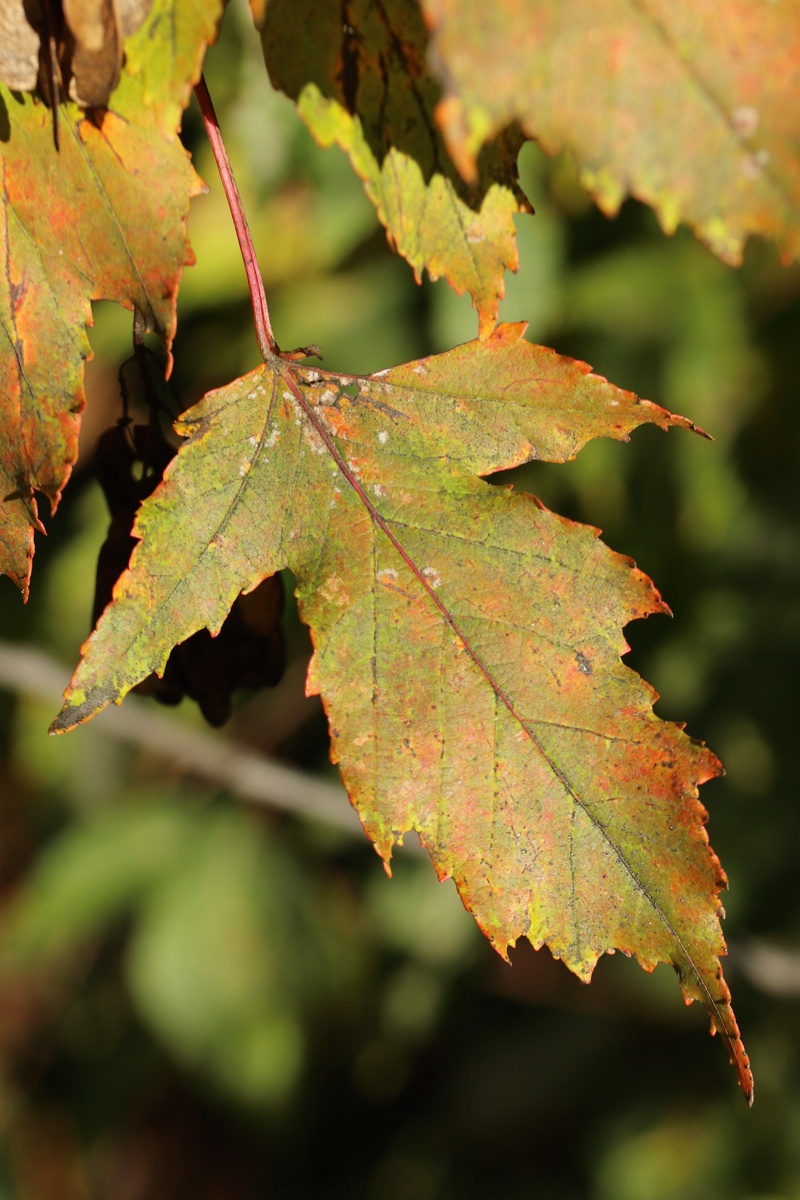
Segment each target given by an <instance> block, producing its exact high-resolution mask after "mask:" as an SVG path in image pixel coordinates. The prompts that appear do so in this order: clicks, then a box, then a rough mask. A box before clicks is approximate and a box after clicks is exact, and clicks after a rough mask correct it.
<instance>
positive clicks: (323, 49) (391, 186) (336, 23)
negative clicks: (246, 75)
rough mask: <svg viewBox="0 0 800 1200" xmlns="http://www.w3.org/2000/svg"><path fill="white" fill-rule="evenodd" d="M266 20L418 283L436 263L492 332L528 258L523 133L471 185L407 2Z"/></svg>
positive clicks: (277, 9) (326, 141)
mask: <svg viewBox="0 0 800 1200" xmlns="http://www.w3.org/2000/svg"><path fill="white" fill-rule="evenodd" d="M258 7H259V6H257V5H255V4H254V9H256V8H258ZM257 15H258V14H257ZM259 25H260V28H261V38H262V43H263V47H264V56H265V60H266V63H267V67H268V70H269V74H270V78H271V79H272V81H273V83H274V84H275V86H276V87H279V88H281V89H282V90H283V91H284V92H286V93H287V95H289V96H291V97H292V98H293V99H294V100H295V101H297V106H298V112H299V113H300V115H301V117H302V118H303V120H304V121H305V122H306V124H307V125H308V127H309V129H310V130H311V132H312V134H313V135H314V137H315V138H316V140H317V141H318V142H319V143H320V144H321V145H323V146H330V145H332V144H333V143H336V144H337V145H338V146H339V147H341V149H343V150H344V151H345V152H346V153H347V154H348V155H349V157H350V160H351V162H352V165H353V168H354V170H355V171H356V173H357V174H358V175H359V177H360V178H361V179H362V181H363V183H364V187H365V190H366V192H367V195H368V196H369V198H370V200H371V201H372V202H373V204H374V205H375V208H376V210H377V213H378V217H379V219H380V221H381V223H382V224H383V225H384V227H385V229H386V232H387V235H388V237H389V239H390V241H391V242H392V244H393V245H394V246H395V248H396V249H397V252H398V253H399V254H401V255H402V256H403V257H404V258H405V259H406V260H407V261H408V262H409V263H410V264H411V266H412V267H413V268H414V272H415V274H416V276H417V279H419V278H420V277H421V275H422V272H423V270H426V269H427V271H428V273H429V274H430V276H431V278H432V279H438V278H440V277H444V278H446V279H447V280H448V282H449V283H450V284H451V286H452V287H453V288H454V289H455V291H456V292H458V294H459V295H460V294H462V293H463V292H465V291H467V292H469V293H470V295H471V296H472V301H473V305H474V307H475V308H476V310H477V312H478V316H479V324H480V329H481V333H482V334H483V335H486V334H488V333H489V332H490V331H491V329H492V328H493V326H494V324H495V321H496V320H497V310H498V305H499V302H500V300H501V299H502V297H503V294H504V285H503V275H504V272H505V271H506V270H512V271H516V270H517V267H518V265H519V259H518V254H517V247H516V233H515V229H514V221H513V216H514V214H515V213H519V212H526V211H529V210H530V205H529V204H528V202H527V200H526V199H525V196H524V195H523V193H522V192H521V191H520V190H519V188H518V187H517V186H516V178H517V172H516V159H517V153H518V151H519V148H520V145H521V143H522V138H521V136H520V135H519V133H518V131H514V130H511V131H507V132H505V133H504V134H503V135H502V136H501V137H500V138H498V139H495V140H494V141H493V143H492V144H491V145H489V146H487V147H485V148H484V152H483V155H482V157H481V161H480V164H479V166H478V169H477V171H476V173H475V180H474V182H473V183H471V184H466V183H465V181H464V180H463V178H461V176H460V175H459V173H458V171H457V170H456V168H455V166H454V165H453V162H452V161H451V159H450V155H449V153H448V151H447V149H446V147H445V144H444V141H443V140H442V136H441V134H440V132H439V130H438V128H437V125H436V122H435V119H434V110H435V108H436V104H437V102H438V99H439V95H440V87H439V85H438V83H437V82H436V80H435V79H434V78H433V76H432V75H431V74H430V72H429V70H428V68H427V65H426V47H427V42H428V34H427V31H426V29H425V26H424V23H423V21H422V18H421V15H420V12H419V9H418V6H417V5H416V4H410V3H408V0H378V2H377V3H376V2H375V0H347V2H346V3H345V4H341V3H340V0H270V3H269V4H268V5H267V6H266V10H265V11H264V12H263V13H262V14H261V15H260V17H259ZM310 28H313V30H314V34H313V36H311V37H310V36H309V32H308V31H309V29H310Z"/></svg>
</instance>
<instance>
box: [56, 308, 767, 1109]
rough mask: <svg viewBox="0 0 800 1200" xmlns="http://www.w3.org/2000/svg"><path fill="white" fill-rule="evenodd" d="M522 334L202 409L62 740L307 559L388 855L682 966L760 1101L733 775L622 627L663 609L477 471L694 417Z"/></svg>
mask: <svg viewBox="0 0 800 1200" xmlns="http://www.w3.org/2000/svg"><path fill="white" fill-rule="evenodd" d="M523 331H524V329H523V327H522V326H508V325H507V326H501V327H499V328H498V329H497V330H496V331H495V333H494V334H493V335H492V336H491V337H490V338H489V339H487V340H484V341H477V342H472V343H469V344H467V345H465V346H460V347H458V348H456V349H455V350H452V351H450V352H449V353H447V354H443V355H439V356H436V357H432V358H427V359H422V360H420V361H418V362H415V363H409V364H406V365H404V366H400V367H396V368H394V369H392V370H389V371H382V372H379V373H378V374H376V375H372V376H369V377H366V378H354V377H350V376H344V375H340V374H331V373H326V372H322V371H317V370H311V369H309V368H307V367H300V366H296V365H294V364H290V363H288V362H286V361H284V360H281V359H280V358H278V357H275V356H272V357H271V358H270V359H269V360H268V361H267V362H266V364H265V365H264V366H262V367H260V368H259V369H257V370H256V371H254V372H252V373H251V374H250V375H247V376H245V377H244V378H243V379H240V380H237V381H236V382H234V383H232V384H230V385H229V386H228V387H225V388H222V389H220V390H219V391H215V392H211V393H209V395H207V396H206V397H205V398H204V399H203V400H202V401H201V402H200V403H199V404H198V405H196V406H195V407H194V408H193V409H191V410H190V411H189V412H187V413H186V414H184V416H183V417H182V418H181V419H180V421H179V422H178V425H177V429H178V432H179V433H180V434H181V435H182V436H184V437H185V438H186V439H187V440H186V441H185V443H184V445H183V446H182V448H181V450H180V452H179V454H178V455H177V457H176V459H175V460H174V461H173V463H172V464H171V465H170V467H169V468H168V469H167V472H166V475H165V478H164V481H163V482H162V484H161V485H160V486H159V487H158V488H157V489H156V491H155V492H154V493H153V495H152V496H151V497H150V498H149V499H148V500H147V501H146V502H145V503H144V505H143V508H142V510H141V512H140V515H139V517H138V519H137V522H136V526H135V533H136V535H137V536H138V537H139V538H140V539H141V542H140V544H139V545H138V547H137V548H136V550H135V551H134V554H133V557H132V560H131V566H130V568H129V570H128V571H127V572H126V573H125V574H124V575H123V576H122V577H121V579H120V580H119V582H118V584H117V586H116V588H115V591H114V602H113V603H112V604H111V605H110V606H109V608H108V609H107V610H106V612H105V614H104V615H103V617H102V618H101V620H100V622H99V624H98V627H97V630H96V631H95V632H94V633H93V634H92V635H91V637H90V638H89V640H88V642H87V643H86V645H85V647H84V651H83V653H84V657H83V661H82V663H81V664H80V666H79V668H78V670H77V672H76V674H75V677H74V679H73V681H72V685H71V687H70V689H69V691H68V693H67V696H66V703H65V706H64V708H63V710H62V712H61V714H60V716H59V717H58V718H57V720H56V722H55V724H54V729H55V730H57V731H61V730H66V729H69V728H71V727H73V726H74V725H75V724H76V723H78V722H80V721H82V720H85V719H86V718H88V717H90V716H91V715H92V714H93V713H95V712H97V711H98V710H99V709H101V708H102V707H104V706H105V705H106V704H108V703H110V702H112V701H114V702H119V701H120V700H121V699H122V697H123V696H124V695H125V694H126V693H127V691H129V690H130V688H131V687H132V686H134V685H135V684H136V683H137V682H138V681H139V680H140V679H142V678H144V677H145V676H147V675H148V674H149V673H150V672H151V671H153V670H156V671H161V670H163V668H164V664H165V662H166V659H167V656H168V654H169V652H170V650H171V649H172V647H173V646H174V645H175V644H176V643H179V642H181V641H183V640H184V639H185V638H187V637H188V636H190V635H191V634H192V633H193V632H194V631H195V630H197V629H199V628H202V627H204V626H205V627H208V628H209V629H211V631H212V632H216V631H217V630H219V629H220V627H221V625H222V622H223V620H224V618H225V615H226V614H227V612H228V611H229V609H230V607H231V605H232V604H233V602H234V600H235V598H236V597H237V595H238V594H239V593H240V592H242V591H245V592H246V591H249V590H251V589H253V588H254V587H256V586H257V585H258V583H259V582H260V581H261V580H262V579H263V578H264V577H265V576H268V575H271V574H272V573H273V572H275V571H278V570H281V569H282V568H289V569H290V570H291V571H292V572H293V573H294V575H295V578H296V581H297V597H298V601H299V605H300V612H301V616H302V618H303V620H304V621H305V622H306V623H307V624H308V625H309V626H310V628H311V633H312V637H313V642H314V656H313V660H312V663H311V666H310V670H309V678H308V690H309V691H310V692H319V693H321V695H322V699H323V702H324V705H325V708H326V711H327V714H328V720H329V723H330V728H331V738H332V756H333V758H334V760H335V761H337V762H338V763H339V764H340V767H341V771H342V775H343V778H344V781H345V784H346V786H347V789H348V791H349V794H350V797H351V800H352V803H353V804H354V805H355V807H356V809H357V810H358V813H359V815H360V817H361V820H362V822H363V824H364V827H365V829H366V831H367V833H368V834H369V836H370V837H371V838H372V840H373V841H374V843H375V846H376V848H377V850H378V852H379V853H380V854H381V856H382V857H383V859H384V861H385V862H386V863H387V864H388V862H389V860H390V857H391V853H392V848H393V846H394V845H395V844H396V843H397V842H399V841H401V840H402V838H403V835H404V834H405V833H406V832H407V831H408V830H411V829H414V830H417V831H418V833H419V836H420V840H421V842H422V843H423V845H424V846H425V847H426V848H427V849H428V851H429V852H430V855H431V858H432V859H433V862H434V865H435V867H436V870H437V872H438V874H439V876H440V877H441V878H445V877H448V876H449V877H452V878H453V879H454V880H455V882H456V884H457V886H458V889H459V892H460V894H461V897H462V899H463V901H464V903H465V905H466V906H467V907H468V908H469V909H470V910H471V911H472V912H473V914H474V915H475V918H476V920H477V921H478V923H479V925H480V926H481V928H482V929H483V930H484V932H485V933H486V934H487V936H488V937H489V938H490V939H491V941H492V943H493V944H494V946H495V947H496V948H497V949H498V950H499V951H500V953H502V954H505V953H506V952H507V949H508V947H509V946H510V945H513V944H514V942H515V941H516V940H517V939H518V938H519V937H522V936H526V937H528V938H529V939H530V941H531V942H532V943H533V944H534V946H536V947H540V946H542V945H544V944H546V945H548V946H549V947H550V949H551V950H552V952H553V954H554V955H555V956H556V957H558V958H561V959H563V960H564V962H565V963H566V964H567V965H568V966H569V967H570V968H571V969H572V970H573V971H575V972H576V974H578V975H579V976H580V977H581V978H582V979H584V980H588V979H589V977H590V976H591V973H592V970H593V968H594V966H595V964H596V962H597V959H598V958H599V956H600V955H601V954H604V953H606V952H611V951H613V950H615V949H617V950H621V951H623V952H624V953H626V954H632V955H635V956H636V957H637V959H638V960H639V962H640V963H641V964H642V966H644V967H645V968H646V969H647V970H652V969H653V968H654V967H655V965H656V964H657V963H658V962H668V963H671V964H672V965H673V967H674V968H675V970H676V971H677V973H678V976H679V979H680V984H681V988H682V990H683V994H684V997H685V998H686V1000H687V1002H688V1001H690V1000H694V999H699V1000H701V1001H702V1002H703V1003H704V1004H705V1006H706V1008H707V1009H708V1011H709V1013H710V1016H711V1023H712V1030H716V1031H718V1032H719V1033H720V1034H721V1035H722V1037H723V1038H724V1040H725V1042H726V1044H727V1046H728V1049H729V1051H730V1054H731V1057H732V1059H733V1060H734V1061H735V1062H736V1065H737V1068H738V1071H739V1076H740V1080H741V1083H742V1087H743V1089H744V1090H745V1093H746V1094H747V1095H748V1096H750V1095H751V1094H752V1080H751V1076H750V1071H749V1065H748V1060H747V1057H746V1055H745V1053H744V1048H743V1046H742V1043H741V1041H740V1038H739V1032H738V1028H737V1026H736V1022H735V1019H734V1016H733V1012H732V1010H731V1007H730V995H729V992H728V989H727V986H726V984H725V982H724V980H723V977H722V971H721V968H720V963H719V957H720V955H721V954H723V953H724V942H723V940H722V934H721V930H720V924H719V907H720V906H719V900H718V898H717V894H718V892H719V890H720V889H721V888H722V887H723V886H724V883H725V878H724V875H723V873H722V870H721V868H720V865H719V862H718V860H717V858H716V856H715V855H714V854H713V852H712V851H711V849H710V848H709V845H708V840H707V837H706V834H705V830H704V822H705V819H706V814H705V811H704V809H703V808H702V806H701V805H700V804H699V802H698V798H697V785H698V784H700V783H702V782H703V781H704V780H707V779H709V778H710V777H712V776H714V775H716V774H718V772H719V769H720V768H719V764H718V762H717V760H716V758H715V757H714V755H713V754H711V753H710V751H708V750H707V749H706V748H705V747H704V746H703V745H702V744H701V743H698V742H695V741H693V740H692V739H691V738H689V737H688V736H687V735H686V734H685V733H684V732H683V731H682V729H681V727H679V726H677V725H674V724H670V723H667V722H664V721H661V720H659V719H658V718H657V717H656V716H655V715H654V713H653V711H652V704H653V700H654V698H655V694H654V692H653V690H652V689H651V688H650V687H649V686H648V685H647V684H646V683H644V682H643V681H642V680H641V679H640V678H639V677H638V676H637V675H636V674H635V673H634V672H633V671H631V670H630V669H629V668H627V667H626V666H625V665H624V664H623V663H622V661H621V657H620V656H621V655H622V654H624V652H625V650H626V649H627V647H626V644H625V641H624V638H623V635H622V629H623V627H624V626H625V625H626V624H627V622H629V621H631V620H633V619H634V618H636V617H644V616H647V615H649V614H651V613H655V612H659V611H664V610H665V606H664V604H663V602H662V601H661V599H660V597H659V596H658V594H657V592H656V591H655V589H654V588H653V585H652V584H651V582H650V581H649V579H647V577H646V576H645V575H643V574H642V573H641V572H640V571H638V570H637V569H636V567H635V566H634V565H633V564H632V563H631V562H630V560H628V559H626V558H624V557H622V556H620V555H618V554H615V553H613V552H612V551H611V550H609V549H608V548H607V547H606V546H605V545H604V544H603V543H602V542H601V541H600V539H599V537H598V536H597V535H598V531H597V530H595V529H592V528H589V527H586V526H583V525H579V524H576V523H574V522H571V521H568V520H566V519H564V518H562V517H558V516H556V515H555V514H554V513H551V512H549V511H548V510H547V509H546V508H544V507H543V506H542V505H541V504H540V503H539V502H538V501H537V500H536V499H535V498H534V497H532V496H530V495H525V494H514V493H512V492H511V491H510V490H509V489H507V488H498V487H495V486H492V485H491V484H489V483H487V482H485V481H484V480H483V479H481V478H480V476H483V475H487V474H489V473H491V472H493V471H497V470H499V469H503V468H509V467H512V466H515V465H517V464H519V463H522V462H526V461H530V460H532V459H548V460H551V461H556V462H563V461H565V460H566V459H568V458H571V457H573V456H574V455H575V454H576V453H577V451H578V450H579V449H580V447H581V446H582V445H583V444H584V443H585V442H586V441H587V440H589V439H590V438H592V437H597V436H610V437H616V438H626V437H627V435H628V433H629V432H630V430H631V429H633V428H634V427H636V426H638V425H641V424H643V423H645V422H651V423H654V424H657V425H660V426H661V427H663V428H666V427H667V426H669V425H682V426H684V427H687V426H689V425H690V423H689V422H688V421H686V420H685V419H683V418H680V417H673V416H671V415H670V414H669V413H667V412H665V411H664V410H663V409H660V408H658V407H656V406H655V405H652V404H649V403H648V402H647V401H642V400H639V399H638V398H637V397H635V396H633V395H632V394H631V393H628V392H624V391H621V390H619V389H617V388H615V387H613V386H611V385H610V384H608V383H607V382H606V381H605V380H603V379H601V378H599V377H597V376H595V375H592V374H591V373H590V371H589V368H588V367H586V366H585V365H584V364H582V363H577V362H574V361H572V360H570V359H564V358H561V357H559V356H558V355H557V354H555V353H554V352H553V351H550V350H545V349H542V348H540V347H535V346H531V345H530V344H528V343H527V342H525V341H524V340H523V338H522V334H523Z"/></svg>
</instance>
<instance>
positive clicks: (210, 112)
mask: <svg viewBox="0 0 800 1200" xmlns="http://www.w3.org/2000/svg"><path fill="white" fill-rule="evenodd" d="M194 94H195V96H196V97H197V103H198V104H199V105H200V112H201V114H202V117H203V124H204V125H205V127H206V134H207V135H208V140H209V142H210V143H211V150H212V153H213V155H214V160H215V162H216V164H217V170H218V171H219V177H220V179H221V180H222V187H223V190H224V192H225V198H226V200H227V201H228V207H229V208H230V210H231V216H232V218H233V226H234V229H235V230H236V238H237V241H238V242H239V249H240V251H241V254H242V261H243V262H244V269H245V272H246V273H247V286H248V287H249V289H250V300H251V303H252V306H253V321H254V323H255V327H256V338H257V340H258V348H259V350H260V351H261V355H262V357H263V359H264V361H265V362H268V361H269V360H270V359H271V358H274V357H275V356H276V355H279V354H280V348H279V346H278V343H277V342H276V341H275V335H274V334H273V332H272V325H271V323H270V319H269V308H268V306H267V296H266V293H265V291H264V281H263V280H262V278H261V272H260V271H259V269H258V261H257V259H256V251H255V247H254V245H253V238H252V235H251V233H250V226H249V225H248V224H247V217H246V216H245V211H244V205H243V204H242V197H241V196H240V194H239V189H238V187H237V186H236V179H235V177H234V174H233V168H232V167H231V164H230V159H229V158H228V152H227V151H226V149H225V143H224V142H223V140H222V133H221V132H220V128H219V122H218V121H217V114H216V112H215V111H214V105H213V103H212V101H211V96H210V95H209V91H208V87H207V86H206V81H205V79H204V77H203V76H202V75H201V76H200V79H199V81H198V82H197V83H196V84H195V88H194Z"/></svg>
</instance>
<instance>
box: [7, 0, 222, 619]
mask: <svg viewBox="0 0 800 1200" xmlns="http://www.w3.org/2000/svg"><path fill="white" fill-rule="evenodd" d="M220 9H221V5H220V4H219V3H217V2H216V0H215V2H214V3H211V4H204V3H199V2H197V3H194V4H177V3H176V2H175V0H161V2H160V3H156V4H154V6H153V9H152V11H151V14H150V17H149V18H148V21H147V23H146V24H145V26H144V27H143V28H142V29H141V30H140V31H139V33H138V34H137V35H136V36H135V37H133V38H132V39H130V41H129V42H128V43H127V47H126V49H127V65H126V69H125V71H124V72H123V79H122V83H121V84H120V86H119V88H118V89H117V91H116V92H115V93H114V95H113V97H112V98H111V102H110V107H109V109H108V110H107V111H106V110H98V111H97V112H96V113H93V114H86V113H84V112H83V111H82V110H81V109H79V108H78V107H77V106H76V105H75V104H72V103H67V104H62V105H61V106H60V110H59V129H60V137H59V148H58V150H57V149H56V147H55V145H54V141H53V118H52V114H51V113H50V111H49V110H48V109H47V108H46V107H45V105H44V104H42V103H41V102H40V101H39V100H37V99H35V98H34V97H33V96H30V95H21V94H19V93H12V92H10V91H9V90H8V89H6V88H5V87H3V86H0V126H3V127H7V129H8V137H7V138H6V139H5V140H3V141H2V142H0V574H7V575H9V576H10V577H11V579H12V580H13V581H14V582H15V583H16V584H17V586H18V587H19V588H21V589H22V591H23V592H24V593H25V594H26V595H27V589H28V585H29V580H30V568H31V560H32V557H33V533H34V529H41V528H42V526H41V521H40V519H39V514H38V506H37V499H36V493H37V492H41V493H43V494H44V495H45V496H47V498H48V499H49V501H50V506H51V509H55V507H56V505H57V504H58V501H59V498H60V495H61V491H62V488H63V487H64V484H65V483H66V481H67V479H68V478H69V473H70V470H71V468H72V464H73V463H74V461H75V458H76V454H77V438H78V428H79V422H80V413H81V410H82V408H83V405H84V395H83V364H84V361H85V359H86V358H87V357H88V355H89V342H88V339H87V336H86V326H87V325H89V324H91V305H90V301H92V300H98V299H106V300H116V301H117V302H118V303H120V304H123V305H125V306H126V307H128V308H134V307H135V308H137V309H138V310H139V311H140V312H141V313H142V315H143V316H144V318H145V321H146V324H147V326H148V327H149V328H150V329H152V330H154V331H156V332H157V333H158V334H159V335H160V336H161V338H162V340H163V342H164V345H165V348H166V349H167V351H168V350H169V346H170V344H171V341H172V337H173V334H174V330H175V298H176V295H177V290H178V283H179V280H180V276H181V273H182V270H183V267H184V266H185V265H186V264H187V263H189V262H191V261H192V255H191V251H190V249H189V244H188V240H187V237H186V230H185V219H186V215H187V212H188V207H189V199H190V197H191V196H192V195H194V194H196V193H197V192H198V190H199V189H200V187H201V185H200V181H199V180H198V178H197V176H196V175H195V173H194V171H193V169H192V167H191V164H190V162H189V158H188V155H187V154H186V152H185V151H184V149H183V148H182V146H181V144H180V141H179V140H178V136H177V127H178V123H179V120H180V113H181V111H182V108H183V106H185V104H186V103H187V102H188V97H189V92H190V88H191V82H192V80H193V79H195V78H196V77H197V75H198V74H199V69H200V61H201V59H202V54H203V51H204V49H205V47H206V45H207V43H208V41H209V40H210V39H211V38H213V36H214V32H215V28H216V22H217V20H218V17H219V13H220ZM168 24H169V26H170V36H169V37H165V38H160V37H158V36H157V35H158V33H159V31H160V30H163V29H164V28H165V27H166V26H167V25H168ZM151 42H152V43H153V44H154V45H157V46H158V51H157V52H155V54H154V53H153V52H152V51H151V49H150V45H151ZM148 55H150V59H149V61H147V65H144V64H145V61H146V60H147V56H148Z"/></svg>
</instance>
